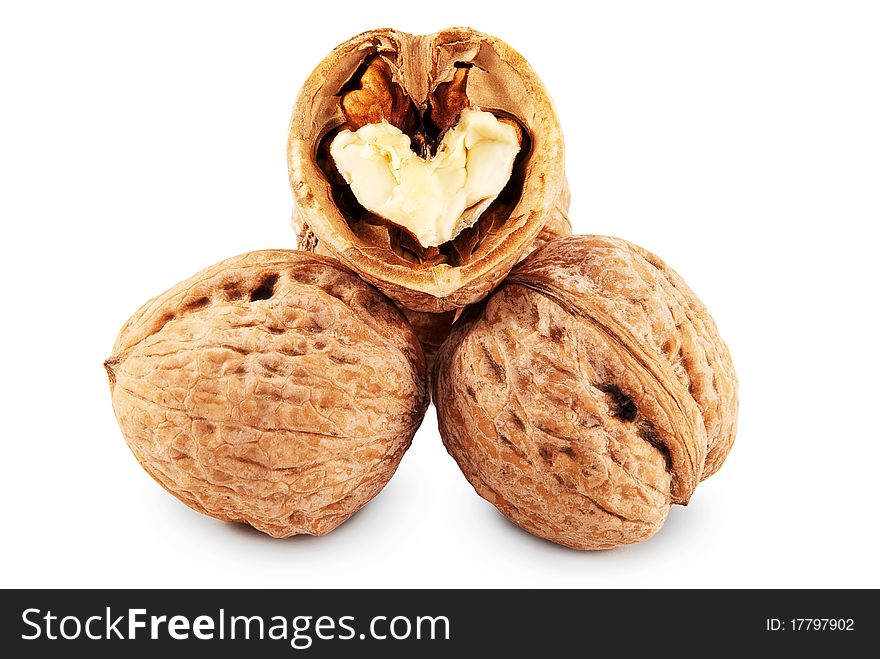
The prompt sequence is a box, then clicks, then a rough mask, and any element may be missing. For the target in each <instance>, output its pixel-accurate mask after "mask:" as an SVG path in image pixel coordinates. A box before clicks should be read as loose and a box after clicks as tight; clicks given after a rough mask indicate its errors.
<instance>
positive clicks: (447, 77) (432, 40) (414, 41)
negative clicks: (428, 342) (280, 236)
mask: <svg viewBox="0 0 880 659" xmlns="http://www.w3.org/2000/svg"><path fill="white" fill-rule="evenodd" d="M480 113H482V114H480ZM476 117H480V121H479V123H480V127H476V124H474V119H475V118H476ZM484 120H487V123H486V122H484ZM493 122H494V123H493ZM471 124H474V128H473V130H472V131H469V132H468V135H469V137H468V138H467V139H465V140H464V142H466V143H468V144H470V143H471V141H472V138H473V140H476V141H474V145H475V148H474V149H473V152H471V151H469V152H468V153H469V155H468V158H470V156H471V155H474V154H477V152H479V157H477V156H476V155H474V157H475V158H477V160H479V162H478V163H477V164H480V163H482V164H483V165H485V167H482V170H481V169H480V168H476V167H475V168H472V167H471V166H470V164H471V163H470V162H469V164H468V166H467V167H466V168H462V166H461V163H462V162H463V160H462V159H461V158H447V159H444V160H443V167H442V168H441V169H443V171H444V172H445V174H444V176H446V174H448V175H449V176H450V178H449V179H448V180H447V179H443V181H442V184H441V182H439V179H436V178H431V177H429V176H427V174H426V172H427V170H429V169H430V170H431V171H434V170H436V169H437V168H438V167H439V165H438V163H437V160H436V159H437V158H439V157H440V155H442V154H443V153H446V152H451V151H454V150H455V149H454V148H453V146H452V145H453V143H454V144H459V145H460V144H461V143H462V141H461V140H460V139H453V136H454V135H456V134H457V133H456V131H457V130H459V128H461V129H462V130H464V129H465V127H466V126H470V125H471ZM365 127H366V129H367V130H366V132H364V133H363V135H362V137H358V138H357V139H355V138H354V137H353V135H354V134H355V133H358V131H360V130H361V129H364V128H365ZM502 133H503V134H505V135H507V137H504V139H501V138H500V137H499V136H500V135H501V134H502ZM514 134H515V140H516V142H519V148H518V149H516V148H513V149H512V150H509V149H508V147H509V146H511V144H509V143H508V144H507V145H506V146H504V147H503V148H502V147H499V146H498V145H499V144H500V143H501V142H505V141H507V142H509V139H508V138H509V137H510V136H512V135H514ZM478 135H482V136H484V137H485V136H489V137H491V139H490V140H489V142H488V143H491V144H493V145H494V146H493V147H492V148H491V149H484V148H483V147H484V146H486V144H487V143H482V146H480V144H481V143H480V142H479V140H477V139H476V137H477V136H478ZM493 136H494V137H493ZM340 138H343V139H342V141H338V140H339V139H340ZM496 138H498V139H496ZM389 140H390V142H389ZM407 140H408V143H409V144H410V148H411V149H412V150H413V152H414V153H415V156H416V157H419V158H423V159H425V162H426V163H429V164H430V166H427V165H426V166H422V165H421V164H420V163H415V164H416V165H419V166H413V167H412V172H410V174H409V175H406V176H405V175H404V174H405V171H404V170H405V169H406V167H405V166H403V165H401V166H400V167H398V165H397V161H398V160H400V159H401V156H400V149H401V148H403V146H400V145H397V143H398V142H400V144H401V145H402V144H403V143H404V142H406V141H407ZM499 140H500V141H499ZM334 142H335V144H336V155H337V157H340V158H343V159H344V160H345V162H336V161H335V160H334V157H333V153H332V152H333V151H334V149H333V145H334ZM386 142H388V143H387V144H386ZM392 142H393V143H394V144H395V145H397V146H395V147H394V148H390V146H389V144H390V143H392ZM352 144H353V145H354V146H356V152H357V154H359V155H358V157H359V156H360V155H365V156H366V155H369V154H371V153H373V151H372V150H376V152H375V153H373V155H375V156H376V157H370V158H367V162H361V161H359V160H358V159H357V157H355V151H352V153H351V154H348V155H345V153H344V151H345V146H346V145H349V146H351V145H352ZM444 144H445V146H444ZM495 147H498V148H495ZM456 148H457V147H456ZM444 149H446V150H447V151H446V152H444ZM438 151H439V152H440V153H439V154H438ZM379 152H381V157H380V156H379V155H377V154H379ZM459 155H460V154H459ZM385 158H388V159H389V162H390V163H391V165H389V167H388V168H387V171H386V168H385V166H384V165H383V163H384V159H385ZM510 158H513V164H512V168H511V165H510V163H509V162H508V161H509V159H510ZM481 159H485V162H483V160H481ZM404 160H407V159H404ZM408 161H413V158H412V157H410V158H408ZM487 163H491V164H487ZM410 164H411V165H412V162H410ZM392 165H393V166H392ZM447 165H448V167H447ZM453 165H454V166H453ZM288 171H289V176H290V184H291V189H292V192H293V195H294V199H295V203H296V208H295V210H294V218H293V224H294V227H295V228H296V229H297V232H298V246H299V247H300V248H301V249H309V250H311V249H316V248H317V246H319V245H320V246H321V247H322V248H323V251H325V252H326V253H329V254H332V255H333V256H335V257H337V258H339V259H340V260H342V261H343V262H344V263H346V264H347V265H348V266H349V267H351V268H352V269H353V270H355V271H356V272H357V273H358V274H359V275H361V276H362V277H363V278H364V279H365V280H367V281H368V282H370V283H372V284H374V285H376V286H377V287H378V288H380V289H381V290H382V291H383V292H384V293H385V294H386V295H388V296H389V297H390V298H392V299H393V300H394V301H395V302H396V303H397V304H398V305H399V306H400V307H401V308H404V309H407V310H408V311H413V312H423V313H443V312H449V311H454V310H456V309H460V308H463V307H465V306H467V305H469V304H472V303H474V302H477V301H479V300H480V299H482V298H483V297H485V296H486V295H487V294H488V293H489V292H490V291H491V290H492V289H493V288H494V287H495V286H496V285H497V284H498V283H499V282H500V281H501V280H502V279H503V278H504V276H505V275H506V274H507V273H508V272H509V271H510V269H511V268H512V267H513V266H514V265H515V264H516V262H517V261H519V260H520V259H521V258H522V257H523V256H524V255H525V254H527V253H528V252H529V251H530V250H531V249H533V247H534V245H535V243H536V241H539V240H540V238H539V236H540V235H541V234H542V231H543V230H544V229H545V226H547V225H552V227H551V229H550V231H551V232H553V233H570V228H568V229H567V230H566V228H565V227H568V220H567V218H566V217H565V216H566V214H567V210H568V187H567V183H566V180H565V174H564V149H563V141H562V132H561V130H560V127H559V122H558V119H557V117H556V113H555V110H554V108H553V104H552V101H551V100H550V97H549V95H548V94H547V92H546V89H545V88H544V86H543V84H542V83H541V81H540V80H539V79H538V77H537V75H536V74H535V72H534V71H533V70H532V68H531V67H530V66H529V64H528V63H527V62H526V61H525V60H524V59H523V57H522V56H521V55H520V54H519V53H517V52H516V51H514V50H513V49H512V48H511V47H510V46H509V45H507V44H506V43H504V42H503V41H501V40H500V39H497V38H495V37H492V36H489V35H486V34H483V33H480V32H477V31H475V30H472V29H470V28H451V29H447V30H442V31H440V32H437V33H435V34H431V35H424V36H417V35H411V34H407V33H404V32H400V31H397V30H391V29H382V30H373V31H370V32H365V33H363V34H360V35H357V36H355V37H353V38H352V39H350V40H348V41H346V42H345V43H343V44H341V45H340V46H338V47H337V48H336V49H334V50H333V51H332V52H331V53H330V54H329V55H328V56H327V57H326V58H325V59H324V61H322V62H321V63H320V64H319V65H318V67H317V68H316V69H315V71H314V72H313V73H312V74H311V75H310V76H309V78H308V79H307V80H306V82H305V84H304V85H303V88H302V91H301V92H300V95H299V97H298V99H297V102H296V105H295V107H294V111H293V115H292V118H291V122H290V129H289V136H288ZM479 171H484V172H494V173H498V172H502V173H503V176H504V178H505V179H506V180H507V182H506V184H504V186H503V189H501V191H500V193H498V192H497V186H498V184H499V181H498V180H495V179H494V178H493V177H489V176H483V175H480V176H476V178H475V180H474V181H470V177H469V176H465V175H464V174H462V172H468V173H470V172H474V173H478V172H479ZM358 172H360V174H358ZM423 175H424V176H423ZM358 176H360V177H361V181H360V185H358V181H357V180H355V179H356V178H357V177H358ZM395 176H397V177H399V178H400V181H399V182H398V183H399V185H398V186H397V187H396V186H395V185H396V184H395V183H394V181H393V180H392V179H393V178H394V177H395ZM462 177H464V178H462ZM441 178H442V177H441ZM428 179H430V180H428ZM453 179H454V180H453ZM370 181H373V182H375V181H379V182H381V185H379V184H375V185H370V184H369V183H370ZM407 181H409V182H407ZM502 183H503V182H502ZM398 193H399V195H398ZM446 194H448V195H450V198H449V199H445V200H444V195H446ZM395 195H398V196H395ZM496 195H497V196H496ZM425 199H431V200H432V201H431V203H430V204H428V205H429V206H430V208H426V207H424V206H420V205H418V204H414V202H415V201H416V200H425ZM463 200H465V201H463ZM362 202H363V203H362ZM364 204H366V206H369V207H371V208H372V209H373V210H372V211H371V210H368V208H367V207H365V205H364ZM462 204H465V205H467V204H472V206H471V207H468V208H466V209H465V211H464V212H462V213H461V214H460V215H459V216H458V218H457V219H456V218H455V216H456V215H458V213H459V210H460V207H461V205H462ZM410 208H411V209H415V210H414V211H413V213H412V214H411V215H412V216H411V217H404V216H405V215H407V213H408V211H407V209H410ZM416 211H417V212H416ZM383 213H384V214H385V215H384V216H383ZM402 214H403V215H402ZM425 218H436V223H435V224H432V222H434V220H431V221H429V220H426V219H425ZM453 220H455V221H453ZM544 235H546V232H545V233H544ZM434 243H437V244H434Z"/></svg>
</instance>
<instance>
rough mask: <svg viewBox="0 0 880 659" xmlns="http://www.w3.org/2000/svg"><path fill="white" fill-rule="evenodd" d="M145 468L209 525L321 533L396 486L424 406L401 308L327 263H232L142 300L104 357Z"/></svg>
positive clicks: (286, 258) (416, 356)
mask: <svg viewBox="0 0 880 659" xmlns="http://www.w3.org/2000/svg"><path fill="white" fill-rule="evenodd" d="M106 368H107V372H108V374H109V377H110V387H111V392H112V398H113V407H114V410H115V412H116V416H117V419H118V420H119V425H120V427H121V429H122V432H123V434H124V436H125V439H126V441H127V442H128V445H129V447H130V448H131V450H132V452H133V453H134V455H135V457H136V458H137V459H138V460H139V461H140V463H141V465H142V466H143V468H144V469H145V470H146V471H147V473H149V474H150V475H151V476H152V477H153V478H154V479H155V480H156V481H158V482H159V484H160V485H162V486H163V487H164V488H165V489H167V490H168V491H169V492H170V493H171V494H173V495H174V496H176V497H177V498H178V499H180V500H181V501H183V502H184V503H186V504H187V505H189V506H191V507H192V508H194V509H196V510H198V511H200V512H203V513H205V514H207V515H210V516H212V517H216V518H218V519H222V520H228V521H235V522H245V523H247V524H250V525H251V526H253V527H255V528H257V529H259V530H260V531H263V532H265V533H268V534H269V535H272V536H275V537H288V536H292V535H295V534H300V533H307V534H311V535H323V534H325V533H327V532H329V531H331V530H332V529H334V528H335V527H336V526H338V525H339V524H341V523H342V522H344V521H345V520H346V519H348V517H349V516H351V515H352V514H353V513H354V512H356V511H357V510H358V509H359V508H361V506H363V505H364V504H366V503H367V502H368V501H369V500H370V499H372V498H373V497H374V496H375V495H376V494H377V493H378V492H379V491H380V490H381V489H382V487H384V485H385V484H386V483H387V482H388V480H389V479H390V478H391V476H392V475H393V473H394V471H395V469H396V468H397V465H398V463H399V462H400V459H401V457H402V456H403V453H404V451H406V449H407V448H408V447H409V444H410V441H411V440H412V437H413V434H414V433H415V431H416V429H417V428H418V426H419V424H420V423H421V420H422V417H423V415H424V413H425V410H426V407H427V384H426V381H425V370H424V369H425V366H424V358H423V355H422V351H421V348H420V347H419V344H418V342H417V340H416V338H415V335H414V334H413V332H412V329H411V328H410V326H409V324H408V323H407V322H406V320H405V319H404V317H403V316H402V315H401V314H400V312H399V311H398V310H397V309H396V308H395V307H394V305H393V304H391V302H390V301H388V300H387V299H386V298H385V297H384V296H382V295H381V294H380V293H379V292H378V291H376V290H375V289H374V288H372V287H371V286H369V285H368V284H366V283H364V282H363V281H362V280H361V279H359V278H358V277H357V276H355V275H354V274H353V273H351V272H350V271H349V270H348V269H347V268H345V267H343V266H342V265H341V264H339V263H338V262H336V261H335V260H333V259H330V258H327V257H323V256H316V255H313V254H308V253H305V252H295V251H287V250H272V251H263V252H254V253H250V254H244V255H242V256H238V257H235V258H232V259H229V260H227V261H223V262H222V263H218V264H217V265H215V266H213V267H211V268H208V269H207V270H203V271H202V272H200V273H198V274H196V275H195V276H193V277H191V278H190V279H187V280H186V281H184V282H182V283H180V284H178V285H177V286H175V287H174V288H172V289H171V290H169V291H167V292H166V293H164V294H162V295H160V296H159V297H157V298H155V299H154V300H152V301H150V302H148V303H147V304H146V305H144V306H143V307H142V308H141V309H140V310H139V311H138V312H137V313H136V314H135V315H134V316H132V318H131V319H130V320H129V321H128V322H127V323H126V324H125V326H124V327H123V328H122V331H121V333H120V334H119V338H118V339H117V341H116V345H115V346H114V348H113V356H112V357H111V358H110V359H108V360H107V362H106Z"/></svg>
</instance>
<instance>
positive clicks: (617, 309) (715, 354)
mask: <svg viewBox="0 0 880 659" xmlns="http://www.w3.org/2000/svg"><path fill="white" fill-rule="evenodd" d="M433 398H434V403H435V405H436V406H437V417H438V421H439V424H440V433H441V435H442V437H443V441H444V444H445V445H446V447H447V450H448V451H449V453H450V454H451V455H452V456H453V457H454V458H455V459H456V461H457V462H458V464H459V466H460V467H461V469H462V471H463V472H464V474H465V476H466V477H467V478H468V480H469V481H470V482H471V484H472V485H473V486H474V488H475V489H476V490H477V492H478V493H479V494H480V495H481V496H482V497H483V498H485V499H487V500H488V501H490V502H491V503H493V504H494V505H495V506H496V507H497V508H498V509H499V510H500V511H501V512H502V513H503V514H504V515H506V516H507V517H508V518H510V519H511V520H512V521H513V522H515V523H516V524H518V525H519V526H521V527H522V528H524V529H526V530H527V531H530V532H532V533H534V534H536V535H539V536H541V537H544V538H547V539H549V540H552V541H554V542H557V543H560V544H564V545H567V546H570V547H575V548H579V549H600V548H607V547H613V546H615V545H619V544H625V543H633V542H639V541H641V540H644V539H646V538H648V537H650V536H651V535H653V534H654V533H655V532H656V531H657V530H658V529H659V528H660V527H661V525H662V524H663V521H664V519H665V518H666V514H667V512H668V510H669V506H670V504H673V503H678V504H686V503H687V502H688V499H690V497H691V494H692V493H693V491H694V489H695V488H696V486H697V484H698V483H699V482H700V480H701V479H705V478H707V477H708V476H710V475H711V474H713V473H714V472H715V471H717V470H718V468H719V467H720V466H721V464H722V462H723V461H724V459H725V457H726V456H727V454H728V452H729V451H730V448H731V445H732V444H733V440H734V436H735V433H736V418H737V381H736V375H735V373H734V369H733V365H732V363H731V360H730V355H729V353H728V350H727V347H726V346H725V344H724V342H723V341H722V340H721V338H720V337H719V335H718V331H717V329H716V327H715V324H714V322H713V321H712V318H711V317H710V316H709V313H708V312H707V311H706V308H705V307H704V306H703V304H702V303H701V302H700V301H699V300H698V299H697V297H696V296H695V295H694V294H693V292H692V291H691V290H690V289H689V288H688V286H687V284H685V283H684V281H683V280H682V279H681V277H680V276H679V275H678V274H676V273H675V272H674V271H673V270H672V269H671V268H669V267H668V266H667V265H666V264H665V263H664V262H663V261H661V260H660V259H659V258H657V257H656V256H654V255H653V254H651V253H649V252H647V251H645V250H643V249H641V248H640V247H637V246H635V245H631V244H630V243H627V242H626V241H623V240H620V239H617V238H607V237H600V236H577V237H568V238H561V239H559V240H555V241H552V242H550V243H548V244H547V245H545V246H544V247H542V248H540V249H538V250H536V251H535V252H534V253H532V254H531V255H530V256H529V257H528V258H527V259H525V260H524V261H523V262H522V263H521V264H519V265H518V266H517V267H516V268H515V269H514V270H513V272H512V273H511V274H510V276H509V277H508V278H507V279H506V280H505V282H504V283H503V284H502V285H501V286H500V287H499V288H498V289H497V290H496V291H495V292H494V293H493V294H492V295H491V296H490V297H489V298H488V299H487V300H485V301H484V302H483V303H482V304H480V305H477V306H475V307H473V308H471V309H468V310H467V311H465V312H464V314H463V316H462V318H461V319H460V320H459V321H458V322H457V323H456V325H455V326H454V327H453V330H452V333H451V335H450V337H449V339H448V340H447V342H446V343H445V344H444V345H443V347H442V348H441V349H440V352H439V354H438V355H437V359H436V363H435V366H434V391H433Z"/></svg>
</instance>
